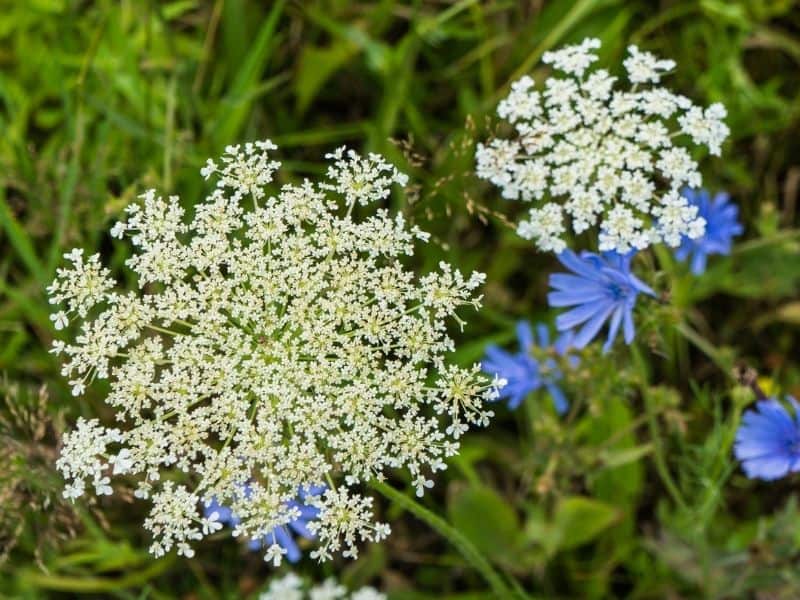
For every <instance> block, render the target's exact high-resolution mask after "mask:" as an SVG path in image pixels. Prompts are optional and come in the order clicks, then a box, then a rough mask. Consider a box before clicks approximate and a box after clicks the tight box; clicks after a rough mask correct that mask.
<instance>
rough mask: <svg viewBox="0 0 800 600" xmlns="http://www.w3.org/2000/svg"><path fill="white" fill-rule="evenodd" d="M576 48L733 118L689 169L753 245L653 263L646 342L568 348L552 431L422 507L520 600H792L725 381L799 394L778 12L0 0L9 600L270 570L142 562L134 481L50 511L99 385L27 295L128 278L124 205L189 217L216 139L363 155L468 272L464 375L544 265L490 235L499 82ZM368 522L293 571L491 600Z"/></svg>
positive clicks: (789, 92) (472, 467) (466, 462)
mask: <svg viewBox="0 0 800 600" xmlns="http://www.w3.org/2000/svg"><path fill="white" fill-rule="evenodd" d="M585 36H593V37H598V38H600V39H601V40H602V41H603V48H602V58H603V59H604V60H607V61H609V63H610V64H612V65H614V64H619V62H620V60H621V57H622V55H623V53H624V49H625V47H626V46H627V45H628V44H630V43H637V44H639V45H640V46H642V47H644V48H646V49H648V50H652V51H654V52H657V53H659V54H662V55H664V56H667V57H670V58H673V59H675V60H676V61H677V63H678V69H677V72H676V73H675V74H674V75H673V76H671V77H670V78H669V80H668V82H669V83H668V85H669V86H671V87H673V88H674V89H676V90H677V91H680V92H681V93H683V94H685V95H687V96H689V97H691V98H693V99H694V100H696V101H697V102H698V103H702V104H707V103H710V102H713V101H720V102H723V103H724V104H725V105H726V106H727V107H728V110H729V113H730V116H729V119H728V124H729V125H730V127H731V130H732V136H731V140H730V141H729V142H728V143H727V144H726V146H725V147H724V151H723V157H722V158H721V159H713V160H708V161H706V162H705V163H704V164H703V165H702V167H703V172H704V177H705V184H706V186H707V187H709V188H710V189H712V190H721V189H724V190H728V191H729V192H730V193H731V195H732V196H733V198H734V200H735V201H736V202H737V203H738V204H739V206H740V214H741V216H742V220H743V222H744V224H745V230H746V233H745V235H744V236H743V241H741V242H740V244H739V246H738V247H737V249H736V250H735V251H734V254H733V255H732V256H731V257H730V258H727V259H721V260H720V259H717V260H714V261H712V265H711V268H710V270H709V272H708V273H707V274H706V275H705V276H704V277H702V278H700V279H692V278H691V277H690V276H689V275H688V274H687V273H686V269H685V268H684V267H682V266H679V265H675V264H673V263H672V261H671V260H670V259H669V256H668V255H667V254H665V253H664V252H661V253H660V255H658V256H657V259H658V264H659V267H660V274H659V275H658V276H657V281H656V282H655V283H656V285H657V286H658V288H659V291H661V292H664V293H665V298H666V301H665V302H664V303H662V304H659V305H655V304H653V305H652V306H649V307H648V308H647V309H646V310H645V311H643V313H641V315H640V318H641V319H642V322H641V324H640V335H639V341H638V344H637V345H636V346H634V347H632V348H631V349H630V350H629V351H626V352H624V353H623V354H622V355H621V357H620V356H617V357H616V358H614V357H611V356H601V355H599V354H598V353H597V352H596V351H592V350H590V351H588V354H587V355H586V356H584V357H583V360H582V365H583V367H582V368H581V369H580V372H579V373H578V374H577V375H576V377H575V380H574V381H572V382H570V383H569V385H568V386H567V389H568V391H569V395H570V398H571V399H572V400H573V410H572V412H571V413H570V415H569V417H568V418H567V419H565V420H560V419H558V418H556V416H555V415H554V414H553V413H552V411H551V410H550V409H549V405H548V403H547V401H546V400H545V399H544V398H532V399H531V400H530V402H528V403H527V404H526V406H525V408H524V410H520V411H517V413H509V412H508V411H507V410H506V409H505V408H504V407H503V406H498V407H497V413H498V416H497V420H496V422H495V423H494V424H493V425H492V426H491V427H490V428H489V429H488V430H487V431H485V432H480V433H477V434H470V435H469V436H467V440H466V445H465V447H464V451H463V453H462V455H461V456H460V457H457V458H456V459H454V460H453V462H452V463H451V467H450V469H449V470H448V471H447V472H446V473H445V474H444V476H443V477H441V478H440V482H439V485H437V487H436V488H435V490H434V492H433V493H432V494H430V495H426V498H425V502H426V504H427V505H428V506H429V507H430V508H432V509H433V510H435V511H437V512H439V513H440V514H442V515H445V516H446V517H447V518H448V519H449V520H450V522H451V523H453V524H454V525H455V526H457V527H458V528H459V529H460V530H461V531H462V532H463V533H464V534H465V535H467V536H468V537H469V538H470V539H471V540H472V541H473V542H474V543H475V545H476V546H477V547H478V548H479V549H481V550H482V551H483V552H484V553H485V554H486V555H487V556H488V557H489V559H490V560H491V561H492V562H493V563H495V564H496V565H497V566H498V567H499V568H500V569H502V570H504V571H506V572H507V573H510V574H513V575H514V576H515V577H517V578H518V579H519V580H520V581H521V582H522V584H523V585H524V587H525V588H526V589H529V590H531V592H532V593H533V594H534V595H535V596H537V597H548V598H556V597H564V598H584V597H585V598H604V597H625V598H692V597H702V598H739V597H741V598H756V597H757V598H797V597H800V568H799V567H798V566H797V565H798V564H800V562H798V561H800V512H798V511H799V510H800V509H798V506H797V503H796V501H795V497H794V491H795V490H794V488H795V484H794V483H793V482H792V480H791V479H789V480H784V481H782V482H778V483H775V484H771V485H764V484H757V483H753V482H750V481H747V480H746V479H744V477H743V476H742V475H741V474H740V473H739V471H737V467H736V465H735V464H733V462H732V461H731V457H730V445H731V441H732V436H733V432H734V428H735V425H736V422H737V419H738V415H739V413H740V411H741V409H742V407H743V406H744V405H745V404H746V402H748V401H749V400H751V399H752V398H751V396H749V395H748V392H747V391H746V390H744V389H742V388H738V387H737V386H736V385H735V383H734V381H733V380H732V379H731V377H730V376H729V375H730V370H731V368H733V367H734V366H735V365H740V364H746V365H747V366H750V367H753V368H755V369H757V370H758V372H759V374H760V377H761V379H760V382H761V384H762V387H764V388H765V389H767V390H768V392H769V393H788V392H792V391H793V392H794V394H795V395H797V396H798V397H800V361H799V360H798V359H799V358H800V349H799V348H800V345H798V338H800V335H798V325H800V294H798V291H799V290H800V246H799V245H798V236H797V227H798V195H799V193H800V192H799V190H800V158H798V157H800V68H799V67H800V3H799V2H795V1H793V0H762V1H758V0H701V1H696V0H660V1H656V0H639V1H636V0H634V1H617V0H576V1H573V0H529V1H504V0H487V1H482V2H481V1H477V0H473V1H446V0H439V1H437V0H418V1H416V2H401V1H398V0H376V1H371V2H366V1H365V2H357V1H322V0H303V1H294V2H292V1H277V2H268V1H262V2H257V1H245V0H215V1H211V0H208V1H200V0H180V1H175V2H155V1H154V0H149V1H148V0H128V1H125V0H122V1H111V0H107V1H95V2H92V1H79V0H27V1H24V2H23V1H15V0H2V1H0V373H2V376H1V377H2V379H0V385H2V393H0V397H2V398H3V401H2V404H1V405H0V597H9V598H40V597H41V598H45V597H54V598H60V597H70V596H75V595H84V594H90V595H94V596H95V597H102V598H131V599H133V598H185V599H194V598H197V599H206V598H208V599H211V598H245V597H252V596H254V595H256V594H257V591H258V590H259V589H261V588H263V586H264V584H265V582H267V581H268V580H269V578H270V576H271V575H272V573H273V571H272V569H271V567H270V566H268V565H266V564H265V563H264V562H263V561H262V560H261V557H260V556H259V555H257V554H256V555H253V554H249V553H248V552H247V551H246V550H245V549H244V548H243V547H242V546H240V545H239V544H237V543H236V541H235V540H233V539H231V538H230V536H229V535H228V534H227V533H226V532H222V533H224V534H225V535H222V534H220V535H219V536H218V537H219V539H218V540H217V541H214V542H207V543H204V544H203V545H202V546H201V547H200V548H199V549H198V554H197V556H196V557H195V558H194V559H192V560H184V559H179V560H176V559H175V557H174V556H168V557H166V558H164V559H161V560H158V561H157V560H154V559H153V558H152V557H150V556H149V555H148V554H147V552H146V547H147V545H148V542H147V538H146V536H145V534H144V532H143V531H142V529H141V521H142V519H143V507H142V506H140V505H139V504H137V503H133V502H132V498H131V495H130V492H129V491H126V490H125V489H120V490H119V491H118V493H116V494H115V495H114V496H113V497H104V498H103V499H102V500H98V501H93V502H92V503H88V504H87V503H83V504H81V505H75V506H72V505H67V504H64V503H63V502H62V501H61V498H60V485H61V482H60V479H59V477H58V475H57V473H56V472H55V470H54V468H53V463H54V460H55V457H56V456H57V445H58V439H59V433H60V432H61V431H63V430H64V428H65V427H68V423H70V422H72V421H73V420H74V419H75V418H76V417H77V416H78V415H80V414H83V415H99V416H101V417H102V418H104V419H109V420H110V419H111V418H113V417H112V416H111V415H110V414H109V413H108V412H107V411H104V410H103V407H102V394H101V393H99V392H97V391H95V392H94V393H92V392H90V393H89V394H88V395H87V396H86V397H85V398H82V399H80V400H75V399H73V398H72V397H71V396H70V395H69V390H68V388H67V386H66V384H65V382H64V381H62V380H61V378H60V377H59V374H58V369H59V365H58V363H57V361H56V360H54V358H53V357H52V356H51V355H50V354H48V352H47V349H48V348H49V345H50V342H51V340H52V335H53V331H52V327H51V324H50V321H49V318H48V314H49V311H48V305H47V303H46V299H45V297H44V286H45V285H46V284H47V283H48V282H49V281H50V280H51V278H52V277H53V274H54V270H55V268H56V267H57V266H58V264H59V261H60V259H61V255H62V253H63V252H65V251H67V250H69V249H70V248H71V247H73V246H81V247H84V248H86V249H87V252H89V253H92V252H97V251H99V252H101V253H102V254H103V255H104V256H105V257H106V258H107V260H108V261H109V262H110V264H112V265H113V266H114V268H115V270H116V271H117V272H118V273H124V267H123V265H122V263H123V261H124V260H125V258H126V251H127V250H126V248H125V247H124V245H122V244H119V243H116V242H115V243H112V241H111V239H110V238H109V236H108V235H107V230H108V228H109V227H110V225H111V224H112V223H113V221H114V220H115V216H116V215H118V214H119V212H120V211H121V210H122V208H123V207H124V206H125V205H126V204H127V203H128V202H130V201H131V200H132V199H133V198H134V197H135V196H136V195H137V194H139V193H141V192H142V191H143V190H144V189H146V188H148V187H156V188H158V189H159V190H161V191H163V192H164V193H180V195H181V197H182V198H183V201H184V202H185V203H186V205H187V206H191V204H192V202H193V201H197V200H199V199H200V198H202V195H203V194H204V192H205V190H206V189H207V188H206V185H205V184H204V182H203V181H202V179H201V178H200V177H199V175H198V170H199V168H200V166H201V165H202V164H203V162H204V161H205V159H206V158H207V157H210V156H217V155H219V154H220V153H221V152H222V149H223V148H224V146H225V145H226V144H229V143H235V142H238V141H247V140H253V139H262V138H271V139H272V140H273V141H275V142H276V143H277V144H278V145H279V146H280V147H281V149H280V150H279V152H278V154H279V156H280V158H281V159H283V160H284V165H285V168H286V169H287V171H288V172H290V173H293V174H295V175H306V174H313V173H319V172H320V171H321V169H322V167H321V163H320V159H321V157H322V156H323V155H324V153H325V152H328V151H330V150H332V149H333V148H335V147H336V146H338V145H341V144H348V145H351V146H354V147H356V148H358V149H361V150H369V151H376V152H381V153H384V154H386V155H387V156H388V157H390V158H391V159H392V160H393V161H394V162H396V163H397V164H398V166H400V167H401V169H403V170H405V171H406V172H408V173H409V174H410V175H411V176H412V182H413V184H414V187H413V188H412V190H411V191H410V193H409V194H408V196H407V197H404V198H396V199H395V200H394V201H393V202H394V203H395V208H396V209H398V210H403V211H405V212H406V213H407V214H408V215H409V217H410V218H412V219H413V220H415V221H416V222H418V223H419V224H420V226H422V227H423V228H425V229H428V230H429V231H431V232H432V233H433V234H434V237H433V243H432V244H430V245H429V246H427V247H426V248H424V249H423V250H422V251H421V253H420V255H419V257H418V260H419V266H420V268H421V269H426V268H428V267H430V266H431V265H432V264H435V262H437V261H438V260H439V259H440V258H442V257H447V258H448V260H450V261H451V262H453V263H455V264H456V265H458V266H459V267H460V268H461V269H462V270H470V269H479V270H482V271H485V272H486V273H487V274H488V283H487V286H486V289H485V305H486V307H485V310H484V311H482V312H481V313H480V314H475V315H467V317H468V320H469V321H470V325H469V327H468V328H467V330H466V333H465V334H463V335H462V336H461V338H460V342H461V345H460V350H459V351H458V353H457V355H456V359H457V360H460V361H464V362H469V361H474V360H477V359H479V358H480V356H481V355H482V353H483V349H484V348H485V346H486V344H487V343H489V342H497V343H502V344H507V343H510V344H513V335H514V334H513V325H514V322H515V321H516V320H517V319H518V318H528V319H531V320H539V319H546V318H547V310H546V302H545V293H546V289H547V274H548V273H549V272H551V271H552V270H553V269H555V267H556V263H555V261H554V260H553V258H552V257H550V256H546V255H542V254H537V253H536V252H535V251H534V249H533V248H532V245H531V244H529V243H527V242H524V241H523V240H520V239H518V238H517V237H516V236H515V234H514V232H513V230H511V229H510V228H509V227H508V226H507V225H505V224H504V218H503V217H502V215H506V216H508V217H509V218H511V219H512V220H513V213H514V212H515V211H516V210H518V209H517V207H516V206H513V205H512V204H509V203H505V202H503V201H502V200H501V199H500V198H499V197H498V194H497V193H496V191H495V190H493V189H491V188H489V187H488V186H487V185H486V184H485V183H484V182H480V181H479V180H477V179H476V178H474V176H472V175H471V174H470V172H471V170H472V168H473V158H472V155H473V151H474V143H475V141H476V140H482V139H484V138H485V137H486V136H487V135H488V133H487V132H488V131H489V129H491V127H492V121H491V118H492V114H493V111H494V107H495V106H496V103H497V101H498V100H499V99H500V98H502V97H503V95H504V94H505V93H506V92H507V90H508V85H509V83H510V82H511V81H513V80H514V79H515V78H517V77H519V76H520V75H522V74H524V73H533V74H535V75H536V74H538V75H540V76H541V75H544V74H545V71H543V70H541V65H540V63H539V59H540V58H541V56H542V54H543V53H544V52H545V51H547V50H548V49H550V48H553V47H554V46H558V45H561V44H564V43H569V42H575V41H579V40H580V39H582V38H583V37H585ZM651 262H653V261H651ZM651 275H652V274H651ZM676 325H678V327H676ZM679 331H684V334H685V335H678V333H676V332H679ZM686 331H688V332H689V333H688V335H689V336H690V337H691V336H694V337H695V339H694V341H693V343H691V344H690V343H688V342H687V341H686ZM399 485H402V483H400V484H399ZM382 510H383V512H384V513H385V515H387V516H388V518H389V519H390V520H391V522H392V523H393V534H392V536H391V537H390V539H389V540H388V541H387V542H386V543H384V544H382V545H379V546H373V547H370V548H365V549H364V552H363V555H362V557H361V558H360V559H359V560H358V561H357V562H354V563H353V562H347V561H343V560H341V559H338V560H336V561H334V562H332V563H330V564H326V565H322V566H319V565H316V564H315V563H313V562H312V561H310V560H308V559H306V561H304V562H302V563H300V564H299V565H298V566H297V571H298V572H300V573H302V574H304V575H307V576H309V577H312V578H314V579H316V580H321V579H322V578H324V577H325V576H328V575H336V576H337V577H339V578H341V579H342V580H343V581H344V582H346V583H347V584H348V585H352V586H358V585H363V584H365V583H372V584H374V585H376V586H378V587H380V588H381V589H384V590H386V591H387V592H390V593H391V597H392V598H398V599H403V598H409V599H411V598H460V599H467V598H483V597H487V596H486V593H485V592H483V591H482V590H483V589H484V588H483V583H482V581H481V580H480V579H479V578H478V577H477V575H475V573H473V572H471V571H470V570H469V569H468V568H467V567H466V565H465V564H464V563H463V561H462V559H461V558H460V557H459V555H458V554H457V553H455V551H453V550H452V549H451V548H449V547H448V546H447V545H446V544H445V543H444V542H443V541H442V540H441V539H439V538H438V537H437V536H436V534H435V533H433V532H431V531H430V530H429V529H428V528H427V527H426V526H425V525H423V524H422V523H420V522H419V521H416V520H414V519H413V518H412V517H411V516H408V515H404V514H402V513H401V512H400V511H399V509H397V508H396V507H392V506H389V505H388V504H387V503H383V505H382Z"/></svg>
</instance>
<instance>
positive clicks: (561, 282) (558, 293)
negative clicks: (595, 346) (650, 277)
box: [547, 250, 655, 352]
mask: <svg viewBox="0 0 800 600" xmlns="http://www.w3.org/2000/svg"><path fill="white" fill-rule="evenodd" d="M632 258H633V253H632V252H629V253H628V254H625V255H621V254H617V253H616V252H606V253H604V254H603V255H602V256H601V255H599V254H594V253H592V252H581V254H580V256H578V255H577V254H575V253H574V252H572V251H571V250H565V251H564V252H562V253H561V254H559V255H558V260H559V261H560V262H561V264H562V265H564V266H565V267H567V268H568V269H569V270H570V271H572V274H569V273H554V274H553V275H550V287H551V288H552V291H551V292H550V293H549V294H548V295H547V301H548V303H549V304H550V306H553V307H565V306H569V307H572V308H571V310H568V311H567V312H565V313H563V314H561V315H559V316H558V318H557V319H556V327H557V328H558V330H559V331H568V330H571V329H576V328H578V327H580V329H578V330H577V331H576V333H575V337H574V339H573V340H572V344H573V346H575V347H576V348H583V347H585V346H586V345H587V344H588V343H589V342H591V341H592V340H593V339H594V337H595V336H596V335H597V334H598V332H599V331H600V328H601V327H602V326H603V324H605V322H606V321H609V320H610V322H609V326H608V337H607V338H606V343H605V344H604V345H603V352H608V350H609V349H610V348H611V344H612V343H613V341H614V339H615V338H616V336H617V333H618V332H619V328H620V326H622V330H623V334H624V337H625V343H626V344H630V343H631V342H632V341H633V337H634V335H635V328H634V325H633V308H634V306H636V298H637V296H638V295H639V294H640V293H644V294H649V295H651V296H655V292H653V290H651V289H650V288H649V287H648V286H646V285H645V284H644V283H643V282H641V281H640V280H639V279H637V278H636V277H635V276H634V275H633V273H631V259H632Z"/></svg>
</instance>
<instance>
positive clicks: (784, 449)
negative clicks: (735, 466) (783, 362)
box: [733, 396, 800, 480]
mask: <svg viewBox="0 0 800 600" xmlns="http://www.w3.org/2000/svg"><path fill="white" fill-rule="evenodd" d="M788 399H789V402H790V403H791V404H792V407H793V410H794V418H792V415H791V414H789V411H788V410H786V408H785V407H784V406H783V404H781V403H780V402H778V401H777V400H775V399H773V398H770V399H768V400H762V401H760V402H758V403H757V404H756V407H757V408H758V411H755V410H748V411H745V413H744V416H743V417H742V424H741V425H740V426H739V430H738V431H737V432H736V443H735V445H734V450H733V451H734V454H735V455H736V458H737V459H739V460H740V461H741V463H742V468H743V469H744V472H745V473H746V474H747V476H748V477H750V478H751V479H754V478H757V479H766V480H772V479H778V478H780V477H783V476H784V475H787V474H789V473H794V472H796V471H800V414H798V408H800V407H798V404H797V401H796V400H795V399H794V398H792V397H791V396H789V397H788Z"/></svg>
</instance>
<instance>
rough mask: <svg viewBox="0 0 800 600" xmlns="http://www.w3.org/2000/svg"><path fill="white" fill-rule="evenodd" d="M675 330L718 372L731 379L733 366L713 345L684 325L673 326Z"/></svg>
mask: <svg viewBox="0 0 800 600" xmlns="http://www.w3.org/2000/svg"><path fill="white" fill-rule="evenodd" d="M675 329H676V330H677V331H678V333H680V334H681V335H682V336H683V337H684V338H686V339H687V340H689V341H690V342H691V343H692V344H694V345H695V346H697V348H698V349H699V350H700V351H701V352H702V353H703V354H705V355H706V356H708V358H710V359H711V360H712V361H713V362H714V364H715V365H717V366H718V367H719V368H720V370H721V371H722V372H723V373H724V374H725V376H726V377H732V374H731V370H732V369H733V364H732V363H731V362H730V361H729V360H726V359H725V357H724V356H723V355H722V354H720V352H719V351H718V350H717V349H716V348H715V347H714V345H713V344H712V343H711V342H709V341H708V340H707V339H706V338H704V337H703V336H702V335H700V334H699V333H697V332H696V331H695V330H694V329H692V328H691V327H689V325H687V324H686V323H679V324H678V325H676V326H675Z"/></svg>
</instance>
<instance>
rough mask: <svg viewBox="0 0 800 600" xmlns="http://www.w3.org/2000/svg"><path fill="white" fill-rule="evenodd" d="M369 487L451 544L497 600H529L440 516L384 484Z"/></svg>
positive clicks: (374, 482) (372, 484)
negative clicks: (511, 587) (479, 575)
mask: <svg viewBox="0 0 800 600" xmlns="http://www.w3.org/2000/svg"><path fill="white" fill-rule="evenodd" d="M370 486H371V487H372V488H373V489H374V490H376V491H378V492H379V493H381V494H383V495H384V496H385V497H386V498H388V499H389V500H391V501H392V502H396V503H397V504H399V505H400V506H401V507H402V508H403V509H405V510H407V511H408V512H410V513H411V514H413V515H414V516H415V517H417V518H418V519H420V520H421V521H424V522H425V523H426V524H428V525H429V526H430V527H431V528H433V529H434V530H435V531H436V532H437V533H438V534H439V535H441V536H442V537H443V538H445V539H446V540H447V541H448V542H450V543H451V544H452V545H453V547H454V548H455V549H456V550H458V551H459V552H460V553H461V555H462V556H463V557H464V558H465V559H466V560H467V562H468V563H469V564H470V565H471V566H472V567H473V568H474V569H475V570H476V571H478V572H479V573H480V574H481V576H482V577H483V578H484V579H485V580H486V583H488V584H489V587H490V588H491V589H492V592H493V594H494V597H495V598H499V599H503V600H505V599H506V598H527V596H526V595H525V593H524V592H523V591H522V590H521V589H520V588H519V586H518V585H515V586H513V587H514V588H515V590H514V591H512V590H511V589H510V588H509V586H508V584H507V583H506V581H505V580H504V579H503V577H501V575H500V574H499V573H498V572H497V571H495V570H494V568H493V567H492V565H491V564H489V561H488V560H486V559H485V558H484V557H483V555H481V553H480V552H478V550H477V548H475V546H474V545H473V544H472V542H470V541H469V540H468V539H467V538H466V537H464V535H462V534H461V532H460V531H458V530H457V529H455V528H454V527H452V526H451V525H450V524H449V523H448V522H447V521H445V520H444V519H442V518H441V517H440V516H438V515H436V514H434V513H432V512H431V511H429V510H428V509H427V508H425V507H424V506H422V505H421V504H420V503H418V502H417V501H416V500H414V499H412V498H410V497H408V496H407V495H405V494H403V493H402V492H399V491H398V490H396V489H395V488H393V487H392V486H390V485H388V484H386V483H384V482H383V481H378V480H377V479H373V480H372V481H371V482H370Z"/></svg>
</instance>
